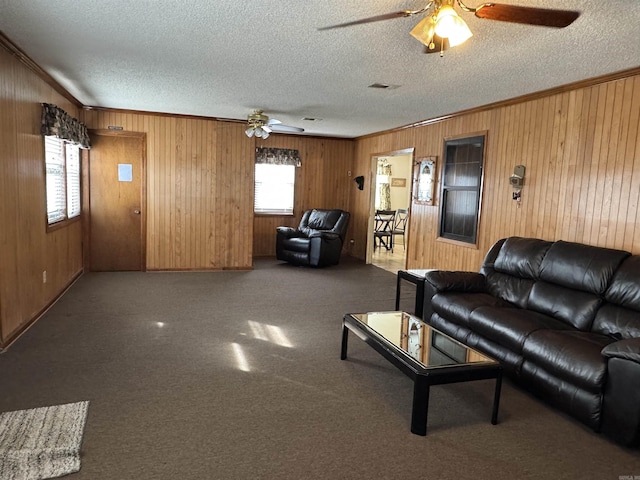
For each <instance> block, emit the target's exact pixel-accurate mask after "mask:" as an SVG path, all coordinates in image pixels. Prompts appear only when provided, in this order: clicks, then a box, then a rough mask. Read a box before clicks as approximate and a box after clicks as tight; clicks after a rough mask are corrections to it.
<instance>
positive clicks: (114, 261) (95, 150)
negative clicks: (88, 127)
mask: <svg viewBox="0 0 640 480" xmlns="http://www.w3.org/2000/svg"><path fill="white" fill-rule="evenodd" d="M91 141H92V146H91V151H90V157H89V205H90V218H91V220H90V234H89V237H90V240H89V242H90V252H91V255H90V260H89V263H90V269H91V270H92V271H97V272H111V271H144V270H145V258H144V253H145V239H144V231H145V230H144V225H145V218H146V216H145V211H144V207H145V204H144V191H145V180H144V179H145V174H144V173H145V172H144V152H145V136H144V134H135V133H126V134H125V133H117V134H114V133H111V132H108V133H99V132H93V133H92V136H91Z"/></svg>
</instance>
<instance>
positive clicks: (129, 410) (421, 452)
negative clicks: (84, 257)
mask: <svg viewBox="0 0 640 480" xmlns="http://www.w3.org/2000/svg"><path fill="white" fill-rule="evenodd" d="M395 278H396V277H395V275H393V274H392V273H389V272H386V271H384V270H381V269H379V268H377V267H374V266H371V265H364V264H363V263H360V262H357V261H355V260H350V259H345V260H344V261H343V262H342V263H341V264H340V265H338V266H335V267H331V268H326V269H321V270H318V269H307V268H299V267H292V266H290V265H287V264H282V263H279V262H277V261H275V260H273V259H257V260H256V262H255V269H254V270H252V271H222V272H190V273H89V274H86V275H84V276H83V277H81V278H80V279H79V280H78V281H77V282H76V283H75V284H74V285H73V286H72V288H71V289H70V290H69V291H68V292H67V293H66V294H65V295H64V296H63V297H62V298H61V299H60V300H59V301H58V302H57V303H56V304H55V305H54V306H53V307H52V308H51V309H50V310H49V311H48V312H47V313H46V314H45V315H44V316H43V318H41V319H40V321H39V322H38V323H37V324H36V325H34V326H33V327H32V328H31V329H29V330H28V331H27V332H26V333H25V335H23V337H22V338H20V339H19V340H18V341H17V342H16V343H15V344H14V345H13V346H12V347H11V348H9V349H8V351H7V352H6V353H5V354H3V355H0V379H1V382H2V384H1V387H0V388H1V390H0V411H10V410H19V409H26V408H34V407H40V406H46V405H54V404H63V403H69V402H77V401H83V400H89V401H90V402H91V408H90V410H89V416H88V418H87V424H86V427H85V434H84V440H83V444H82V452H81V453H82V469H81V470H80V472H78V473H74V474H72V475H70V476H68V477H67V478H69V479H70V480H80V479H82V480H84V479H106V480H110V479H118V480H122V479H136V480H145V479H325V478H326V479H374V478H375V479H412V480H413V479H417V478H424V479H433V480H445V479H456V480H461V479H505V480H506V479H508V480H516V479H554V480H558V479H581V480H584V479H598V480H599V479H604V480H619V478H622V477H624V476H629V475H631V476H633V475H638V476H640V452H639V451H638V450H628V449H625V448H622V447H620V446H617V445H615V444H613V443H611V442H610V441H609V440H607V439H606V438H604V437H603V436H601V435H598V434H595V433H593V432H591V431H590V430H589V429H587V428H586V427H584V426H583V425H581V424H579V423H578V422H576V421H574V420H573V419H571V418H569V417H567V416H565V415H563V414H561V413H559V412H557V411H554V410H552V409H551V408H549V407H548V406H546V405H545V404H544V403H542V402H540V401H538V400H537V399H536V398H535V397H533V396H531V395H530V394H528V393H527V392H524V391H523V390H521V389H519V388H517V387H515V386H514V385H513V384H511V382H509V381H507V382H506V383H505V385H504V387H503V394H502V400H501V408H500V416H499V423H498V425H495V426H493V425H491V423H490V416H491V401H492V395H493V382H492V381H480V382H472V383H466V384H455V385H446V386H438V387H433V388H432V389H431V402H430V408H429V418H428V430H429V431H428V434H427V436H426V437H419V436H416V435H412V434H411V433H410V431H409V421H410V408H411V394H412V384H411V381H410V380H409V379H408V378H407V377H405V376H404V375H403V374H402V373H401V372H400V371H399V370H397V369H395V368H394V367H393V366H391V365H390V364H388V363H387V362H386V361H385V360H384V359H383V358H381V357H380V356H379V355H378V354H377V353H376V352H375V351H374V350H372V349H371V348H370V347H368V346H367V345H365V344H364V343H363V342H361V341H360V340H359V339H357V337H355V336H353V335H352V336H350V344H349V358H348V359H347V360H346V361H341V360H340V335H341V320H342V317H343V315H344V314H345V313H347V312H365V311H382V310H393V307H394V299H395V281H396V280H395ZM403 292H407V293H406V295H410V294H411V291H410V289H406V288H405V289H404V290H403ZM403 296H404V294H403ZM403 303H406V304H408V305H410V304H411V299H410V298H404V299H403Z"/></svg>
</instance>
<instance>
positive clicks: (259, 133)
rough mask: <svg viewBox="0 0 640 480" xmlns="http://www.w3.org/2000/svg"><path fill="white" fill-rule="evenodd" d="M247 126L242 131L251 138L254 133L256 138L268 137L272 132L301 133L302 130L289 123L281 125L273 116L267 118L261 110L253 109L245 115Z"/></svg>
mask: <svg viewBox="0 0 640 480" xmlns="http://www.w3.org/2000/svg"><path fill="white" fill-rule="evenodd" d="M247 125H248V128H247V129H246V130H245V131H244V133H245V134H246V135H247V137H249V138H251V137H253V136H254V135H255V136H256V137H258V138H268V137H269V135H271V133H272V132H276V133H301V132H304V128H300V127H290V126H289V125H283V124H282V122H281V121H280V120H276V119H275V118H272V119H269V117H268V116H267V115H265V114H264V112H263V111H262V110H254V111H253V113H250V114H249V115H248V116H247Z"/></svg>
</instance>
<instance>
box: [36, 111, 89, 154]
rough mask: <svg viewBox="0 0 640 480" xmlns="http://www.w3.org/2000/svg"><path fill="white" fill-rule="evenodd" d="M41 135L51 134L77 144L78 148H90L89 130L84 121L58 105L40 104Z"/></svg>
mask: <svg viewBox="0 0 640 480" xmlns="http://www.w3.org/2000/svg"><path fill="white" fill-rule="evenodd" d="M40 133H42V135H53V136H56V137H58V138H61V139H63V140H67V141H68V142H71V143H74V144H76V145H79V146H80V148H91V140H90V139H89V132H88V131H87V127H86V126H85V125H84V123H82V122H80V121H79V120H77V119H75V118H73V117H72V116H71V115H69V114H68V113H67V112H65V111H64V110H62V109H61V108H60V107H56V106H55V105H51V104H50V103H43V104H42V125H41V127H40Z"/></svg>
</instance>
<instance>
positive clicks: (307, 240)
mask: <svg viewBox="0 0 640 480" xmlns="http://www.w3.org/2000/svg"><path fill="white" fill-rule="evenodd" d="M349 217H350V215H349V212H345V211H343V210H318V209H313V210H307V211H306V212H304V214H303V215H302V219H301V220H300V225H299V226H298V228H297V229H295V228H291V227H277V228H276V235H277V237H276V258H277V259H278V260H283V261H285V262H289V263H291V264H293V265H308V266H311V267H325V266H327V265H336V264H337V263H338V262H339V261H340V253H341V252H342V244H343V243H344V237H345V235H346V233H347V227H348V225H349Z"/></svg>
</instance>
